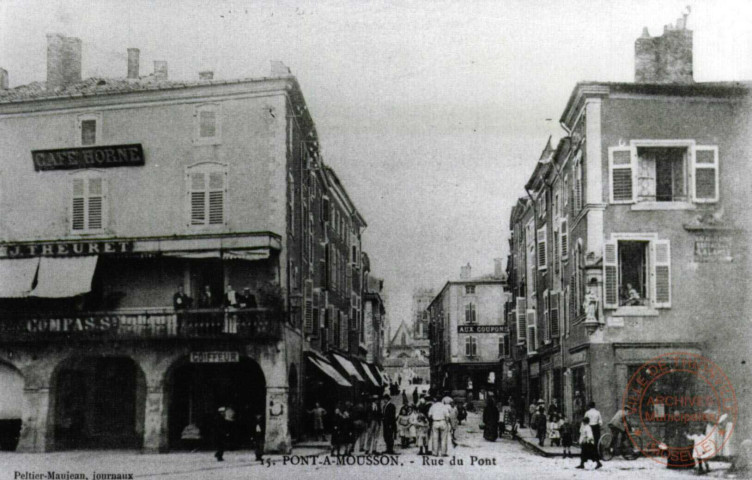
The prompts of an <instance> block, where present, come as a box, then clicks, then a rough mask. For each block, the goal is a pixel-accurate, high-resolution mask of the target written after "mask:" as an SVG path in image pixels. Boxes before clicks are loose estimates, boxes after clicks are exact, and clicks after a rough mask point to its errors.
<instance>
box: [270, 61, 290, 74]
mask: <svg viewBox="0 0 752 480" xmlns="http://www.w3.org/2000/svg"><path fill="white" fill-rule="evenodd" d="M288 75H292V72H291V71H290V69H289V68H288V67H287V65H285V64H284V63H283V62H280V61H279V60H272V75H271V76H272V77H286V76H288Z"/></svg>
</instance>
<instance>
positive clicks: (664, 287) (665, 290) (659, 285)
mask: <svg viewBox="0 0 752 480" xmlns="http://www.w3.org/2000/svg"><path fill="white" fill-rule="evenodd" d="M651 245H653V258H654V261H653V280H654V281H653V284H654V285H655V292H654V298H655V301H654V305H655V306H656V308H670V307H671V248H670V246H669V241H668V240H656V241H655V242H651Z"/></svg>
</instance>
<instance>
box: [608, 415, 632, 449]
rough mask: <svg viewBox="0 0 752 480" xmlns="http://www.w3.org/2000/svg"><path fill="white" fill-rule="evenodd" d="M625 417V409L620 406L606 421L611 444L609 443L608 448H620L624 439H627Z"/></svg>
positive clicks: (627, 426)
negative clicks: (609, 419)
mask: <svg viewBox="0 0 752 480" xmlns="http://www.w3.org/2000/svg"><path fill="white" fill-rule="evenodd" d="M626 417H627V409H626V408H625V407H622V408H620V409H619V410H617V411H616V414H615V415H614V416H613V418H611V421H609V422H608V428H609V430H611V445H609V448H611V449H614V451H616V449H617V448H621V446H622V444H623V443H624V440H626V439H627V430H628V428H629V424H628V423H627V420H626Z"/></svg>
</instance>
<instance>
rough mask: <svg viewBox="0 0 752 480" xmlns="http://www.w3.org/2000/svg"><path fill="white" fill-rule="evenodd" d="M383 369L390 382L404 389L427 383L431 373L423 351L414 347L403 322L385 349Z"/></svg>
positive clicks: (413, 342)
mask: <svg viewBox="0 0 752 480" xmlns="http://www.w3.org/2000/svg"><path fill="white" fill-rule="evenodd" d="M387 351H388V352H389V355H388V357H387V358H386V359H385V360H384V369H385V370H386V372H387V373H388V374H389V377H390V378H391V380H392V382H397V383H399V384H400V387H401V388H403V389H405V388H407V387H408V386H409V385H411V384H427V383H429V379H430V375H431V371H430V367H429V361H428V355H426V353H425V350H424V349H421V348H419V347H416V345H415V340H414V339H413V337H412V332H411V331H410V328H408V326H407V324H406V323H405V322H401V323H400V325H399V327H397V331H396V332H395V333H394V336H393V337H392V338H391V340H390V342H389V347H388V349H387Z"/></svg>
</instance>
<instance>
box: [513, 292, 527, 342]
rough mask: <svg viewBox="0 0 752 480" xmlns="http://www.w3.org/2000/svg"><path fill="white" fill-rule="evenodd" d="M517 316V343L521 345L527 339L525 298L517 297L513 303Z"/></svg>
mask: <svg viewBox="0 0 752 480" xmlns="http://www.w3.org/2000/svg"><path fill="white" fill-rule="evenodd" d="M515 311H516V316H517V345H523V344H524V343H525V340H526V339H527V299H526V298H525V297H517V302H516V304H515Z"/></svg>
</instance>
